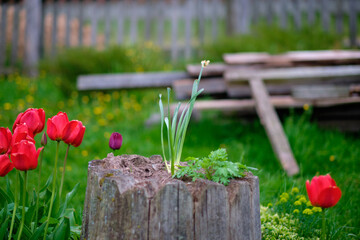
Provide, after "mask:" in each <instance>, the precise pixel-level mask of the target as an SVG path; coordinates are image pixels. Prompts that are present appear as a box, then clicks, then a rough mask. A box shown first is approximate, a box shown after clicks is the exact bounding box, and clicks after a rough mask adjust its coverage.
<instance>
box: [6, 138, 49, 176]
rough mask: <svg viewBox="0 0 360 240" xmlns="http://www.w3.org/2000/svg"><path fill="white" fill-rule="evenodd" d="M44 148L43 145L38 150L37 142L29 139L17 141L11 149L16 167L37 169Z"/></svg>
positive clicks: (24, 169) (22, 169) (18, 168)
mask: <svg viewBox="0 0 360 240" xmlns="http://www.w3.org/2000/svg"><path fill="white" fill-rule="evenodd" d="M42 149H43V147H41V148H39V149H38V150H36V147H35V144H34V143H33V142H31V141H27V140H22V141H20V142H18V143H16V144H15V145H14V146H12V150H11V160H12V162H13V164H14V167H15V168H16V169H17V170H20V171H27V170H31V169H35V168H36V167H37V165H38V157H39V154H40V152H41V150H42Z"/></svg>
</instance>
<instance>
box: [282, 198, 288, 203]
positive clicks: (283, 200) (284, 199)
mask: <svg viewBox="0 0 360 240" xmlns="http://www.w3.org/2000/svg"><path fill="white" fill-rule="evenodd" d="M287 201H288V199H287V198H284V197H282V198H280V203H286V202H287Z"/></svg>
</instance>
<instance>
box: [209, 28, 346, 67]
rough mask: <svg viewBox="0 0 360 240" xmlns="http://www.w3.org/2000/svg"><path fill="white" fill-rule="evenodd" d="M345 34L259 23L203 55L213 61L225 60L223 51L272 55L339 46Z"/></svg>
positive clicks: (226, 39)
mask: <svg viewBox="0 0 360 240" xmlns="http://www.w3.org/2000/svg"><path fill="white" fill-rule="evenodd" d="M341 39H342V36H340V35H337V34H335V33H330V32H324V31H322V30H321V29H316V30H314V27H309V26H306V27H303V28H301V29H299V30H298V31H295V30H284V29H281V28H279V27H277V26H270V27H269V26H266V25H261V24H260V25H258V26H255V27H254V28H253V30H252V32H251V34H246V35H238V36H233V37H226V38H222V39H220V40H219V41H217V42H216V43H214V44H210V45H207V46H205V47H204V55H205V56H206V57H207V58H208V59H211V61H222V55H223V54H224V53H235V52H269V53H272V54H276V53H283V52H287V51H295V50H319V49H336V48H339V47H341Z"/></svg>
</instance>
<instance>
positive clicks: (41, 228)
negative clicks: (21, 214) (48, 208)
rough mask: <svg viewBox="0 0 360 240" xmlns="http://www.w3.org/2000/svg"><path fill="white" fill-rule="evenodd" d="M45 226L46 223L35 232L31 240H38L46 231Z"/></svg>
mask: <svg viewBox="0 0 360 240" xmlns="http://www.w3.org/2000/svg"><path fill="white" fill-rule="evenodd" d="M45 226H46V222H44V223H43V224H41V226H40V227H38V228H37V229H36V230H35V232H34V233H33V234H32V235H31V237H30V239H29V240H36V239H39V238H40V236H41V234H42V233H43V231H44V229H45Z"/></svg>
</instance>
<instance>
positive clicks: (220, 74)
mask: <svg viewBox="0 0 360 240" xmlns="http://www.w3.org/2000/svg"><path fill="white" fill-rule="evenodd" d="M356 64H360V51H352V50H348V51H344V50H341V51H298V52H288V53H285V54H281V55H270V54H267V53H241V54H225V55H224V63H215V64H210V65H209V66H208V67H207V68H206V69H205V70H204V72H203V79H202V82H201V87H202V88H204V89H205V91H204V94H208V95H215V96H225V97H228V98H248V97H251V91H250V86H249V84H248V83H247V80H248V78H249V77H250V76H252V75H254V74H257V73H258V72H261V73H262V74H263V76H264V75H269V76H268V77H266V78H268V79H266V87H267V90H268V92H269V94H270V95H291V94H294V96H296V97H299V95H298V94H297V93H298V92H299V91H301V89H304V88H303V86H302V85H305V86H314V87H315V86H324V89H320V91H322V93H321V97H322V98H328V97H335V96H338V94H340V93H336V94H335V95H332V94H333V93H335V92H338V91H337V89H340V90H339V91H340V92H341V94H340V96H341V97H345V95H346V93H345V92H346V89H347V88H349V91H350V85H351V84H359V82H360V74H359V73H358V72H357V68H358V66H355V65H356ZM347 65H354V66H352V67H348V66H347ZM315 66H324V67H323V68H317V69H316V68H312V67H315ZM332 66H343V67H338V68H332ZM299 67H302V68H299ZM306 67H307V68H306ZM284 68H288V69H287V70H285V69H284ZM289 68H291V69H289ZM295 68H296V69H295ZM297 68H299V69H297ZM352 71H355V72H352ZM187 72H188V74H189V75H190V77H191V78H186V79H179V80H177V81H174V82H173V84H172V86H173V88H174V90H175V92H176V96H177V99H179V100H182V99H187V98H188V97H189V96H190V94H191V86H192V82H193V80H194V78H195V77H197V75H198V74H199V72H200V66H199V65H189V66H187ZM296 72H297V73H296ZM321 72H322V73H323V74H325V75H326V73H329V74H328V76H327V77H322V75H321ZM274 74H275V76H272V75H274ZM279 74H280V75H281V76H276V75H279ZM293 74H297V76H295V77H291V76H292V75H293ZM302 74H308V75H307V76H305V77H304V78H303V79H301V78H300V76H302ZM312 74H320V76H314V77H309V76H310V75H312ZM237 76H242V79H237ZM274 77H275V79H272V78H274ZM276 78H281V79H276ZM298 87H300V90H298V89H297V88H298ZM344 89H345V90H344ZM311 92H312V93H314V94H315V95H314V96H309V97H310V98H318V96H316V94H317V92H315V91H314V89H312V91H311ZM318 92H319V91H318ZM319 94H320V93H319ZM319 97H320V95H319Z"/></svg>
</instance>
